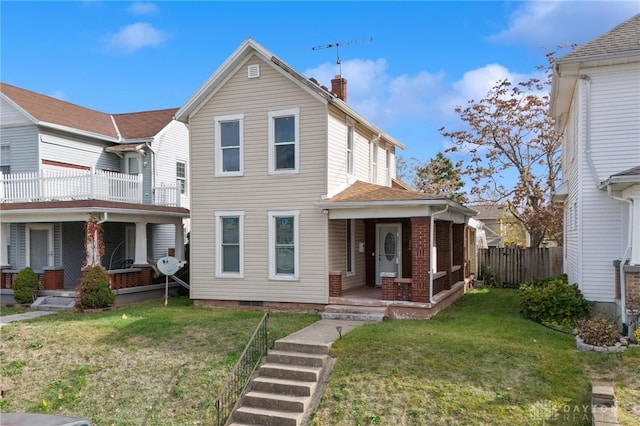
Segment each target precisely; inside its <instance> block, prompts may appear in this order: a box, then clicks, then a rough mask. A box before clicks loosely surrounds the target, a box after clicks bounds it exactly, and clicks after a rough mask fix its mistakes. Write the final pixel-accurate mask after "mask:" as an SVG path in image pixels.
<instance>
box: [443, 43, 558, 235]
mask: <svg viewBox="0 0 640 426" xmlns="http://www.w3.org/2000/svg"><path fill="white" fill-rule="evenodd" d="M547 59H548V60H549V62H550V63H551V62H552V60H553V53H549V54H548V55H547ZM550 84H551V68H550V67H549V68H547V69H546V71H545V77H544V78H542V79H539V78H535V77H534V78H530V79H529V80H528V81H524V82H521V83H518V84H515V85H514V84H512V83H511V82H510V81H508V80H506V79H505V80H502V81H499V82H498V83H496V84H495V85H494V86H493V87H492V88H491V89H490V90H489V92H488V93H487V95H486V96H485V97H484V98H483V99H480V100H479V101H476V100H473V99H472V100H470V101H469V102H468V106H467V107H466V108H463V107H461V106H458V107H456V109H455V111H456V113H457V114H459V116H460V119H461V120H462V121H463V122H464V123H465V124H466V127H467V130H456V131H445V129H444V128H441V129H440V132H441V133H442V135H443V136H445V137H446V138H449V139H450V140H451V142H452V144H453V145H452V146H451V147H450V148H448V149H447V150H446V152H461V153H465V154H468V156H469V157H470V159H469V161H468V163H467V164H466V166H465V168H464V169H463V171H462V174H463V175H466V176H469V178H470V179H471V180H472V182H473V183H474V186H473V188H472V189H471V194H472V195H474V196H475V197H477V198H478V200H479V201H484V202H486V201H489V202H494V203H504V204H506V206H507V208H508V210H509V212H510V213H511V214H512V215H513V216H514V217H515V218H516V219H518V220H519V221H520V222H522V224H523V225H524V227H525V229H526V230H527V231H528V232H529V234H530V235H531V246H532V247H538V246H539V245H540V243H542V241H543V239H544V238H545V237H551V238H555V239H556V240H560V241H561V240H562V238H561V232H562V231H561V229H562V210H561V209H560V208H558V207H556V206H554V205H553V204H552V203H551V200H550V197H551V194H552V193H553V192H554V191H555V188H556V182H557V181H558V180H559V177H560V144H561V135H560V134H558V133H556V132H555V130H554V122H553V119H552V117H551V116H550V114H549V94H548V92H549V90H548V89H549V87H550ZM513 175H515V180H516V182H515V185H513V186H507V185H506V184H505V183H506V182H509V179H508V178H510V177H511V176H513ZM558 225H559V228H558Z"/></svg>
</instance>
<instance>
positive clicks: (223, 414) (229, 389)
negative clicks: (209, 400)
mask: <svg viewBox="0 0 640 426" xmlns="http://www.w3.org/2000/svg"><path fill="white" fill-rule="evenodd" d="M268 321H269V313H268V312H267V313H265V314H264V315H263V316H262V319H261V320H260V323H259V324H258V326H257V327H256V329H255V331H254V332H253V335H252V336H251V339H249V343H247V346H246V347H245V348H244V351H243V352H242V355H240V359H238V361H237V362H236V365H235V366H234V367H233V370H232V371H231V373H230V374H229V376H227V380H226V381H225V383H224V385H223V386H222V389H220V391H219V392H218V396H217V397H216V401H215V407H216V411H217V419H218V426H223V425H224V424H225V423H226V422H227V420H228V419H229V417H230V416H231V413H232V412H233V407H234V406H235V404H236V402H237V401H238V399H240V396H242V394H243V392H244V391H245V389H246V387H247V385H248V384H249V378H250V377H251V375H252V374H253V372H254V371H255V370H256V368H257V367H258V365H260V361H261V360H262V357H263V356H264V355H266V354H267V348H268V335H267V325H268Z"/></svg>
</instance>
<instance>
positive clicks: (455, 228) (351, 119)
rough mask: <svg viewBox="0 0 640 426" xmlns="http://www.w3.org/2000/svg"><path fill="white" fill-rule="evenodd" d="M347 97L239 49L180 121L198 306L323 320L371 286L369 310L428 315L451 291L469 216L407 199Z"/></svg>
mask: <svg viewBox="0 0 640 426" xmlns="http://www.w3.org/2000/svg"><path fill="white" fill-rule="evenodd" d="M346 94H347V81H346V79H344V78H342V77H341V76H336V78H335V79H334V80H332V91H331V92H330V91H329V90H327V89H326V88H324V87H321V86H320V85H318V84H317V82H316V81H315V80H312V79H311V80H310V79H307V78H305V77H304V76H302V75H301V74H299V73H298V72H296V71H295V70H293V69H292V68H291V67H290V66H288V65H287V64H285V63H284V62H282V61H281V60H280V59H278V58H277V57H276V56H274V55H273V54H272V53H271V52H269V51H268V50H266V49H265V48H263V47H262V46H260V45H259V44H258V43H256V42H255V41H253V40H252V39H247V40H245V41H244V42H243V43H242V44H241V45H240V46H239V47H238V49H237V50H236V51H235V52H233V54H232V55H231V56H230V57H229V58H228V59H227V60H226V61H225V62H224V63H223V64H222V65H221V66H220V68H219V69H218V70H217V71H215V73H214V74H212V75H211V77H210V78H209V79H208V80H207V81H206V82H205V83H204V85H203V86H202V87H200V88H199V89H198V90H197V92H196V93H195V94H194V95H193V96H192V97H191V98H190V99H189V100H188V101H187V102H186V104H185V105H184V106H183V107H182V108H180V110H179V111H178V112H177V114H176V118H177V119H178V120H180V121H182V122H184V123H187V124H188V126H189V129H190V149H191V152H190V157H191V172H192V173H191V176H192V179H193V180H192V188H191V194H192V206H191V227H192V232H191V239H190V244H191V258H190V259H191V268H190V272H191V278H190V284H191V298H192V299H194V300H195V301H196V303H199V304H211V305H216V304H218V305H226V306H238V305H252V306H265V307H268V306H288V307H292V306H293V307H307V308H311V309H319V310H322V309H323V308H324V305H326V304H329V303H333V302H335V301H336V300H338V299H339V298H341V297H343V296H347V295H348V293H349V291H351V290H353V289H356V288H360V289H362V288H368V289H373V290H375V286H376V285H377V286H381V287H382V291H381V294H380V292H379V291H378V296H377V298H378V302H380V303H382V302H385V303H387V302H388V303H387V305H388V306H391V305H393V301H398V300H404V302H403V303H404V304H405V305H404V306H405V308H406V307H407V306H413V305H411V303H409V304H408V305H407V301H408V302H417V304H419V305H420V306H422V307H425V308H434V307H435V302H436V299H438V297H440V298H442V297H443V295H445V294H449V293H451V292H456V291H457V290H459V289H460V288H462V287H461V285H460V284H459V283H463V282H464V279H465V277H468V275H469V271H468V269H469V267H468V263H469V262H468V259H469V258H470V256H469V253H468V252H467V250H471V249H473V250H475V235H472V233H473V230H472V229H470V228H469V227H467V226H466V223H467V221H468V219H469V218H470V217H471V216H472V215H473V214H475V212H474V211H473V210H471V209H468V208H466V207H464V206H462V205H460V204H457V203H455V202H452V201H450V200H447V199H445V198H434V197H430V196H428V195H426V194H422V193H418V192H415V191H410V190H407V189H405V187H404V185H403V184H402V183H401V182H398V181H397V180H396V179H395V178H396V150H397V149H403V148H404V146H403V145H402V144H401V143H400V142H399V141H397V140H396V139H394V138H393V137H391V136H390V135H388V134H386V133H385V132H384V131H382V130H381V129H379V128H378V127H376V126H375V125H374V124H372V123H370V122H369V121H368V120H366V119H365V118H363V117H362V116H360V115H359V114H358V113H357V112H355V111H354V110H353V109H351V108H350V107H349V106H348V104H347V103H346V102H345V99H346ZM469 242H470V243H469ZM430 271H431V272H432V273H430ZM399 293H402V295H400V294H399ZM457 294H459V291H458V292H457V293H456V295H457ZM382 299H384V301H381V300H382ZM340 300H341V302H342V303H346V302H345V299H340ZM284 303H287V304H289V305H284ZM414 304H415V303H414ZM443 305H444V303H443V304H442V305H441V306H443ZM389 309H390V311H389V315H390V316H401V315H404V314H403V313H402V312H401V311H402V309H403V308H402V306H401V304H397V306H396V307H394V308H393V309H392V308H391V307H390V308H389ZM407 309H408V308H407ZM418 315H419V314H418ZM423 315H426V314H425V313H423Z"/></svg>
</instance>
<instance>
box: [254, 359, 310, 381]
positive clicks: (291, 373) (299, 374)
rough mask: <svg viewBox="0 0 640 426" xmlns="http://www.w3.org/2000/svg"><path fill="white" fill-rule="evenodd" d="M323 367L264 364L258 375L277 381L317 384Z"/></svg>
mask: <svg viewBox="0 0 640 426" xmlns="http://www.w3.org/2000/svg"><path fill="white" fill-rule="evenodd" d="M321 372H322V367H306V366H302V365H286V364H273V363H269V362H267V363H265V364H262V367H260V370H258V374H259V375H260V376H261V377H275V378H277V379H288V380H299V381H302V382H317V381H318V378H319V377H320V373H321Z"/></svg>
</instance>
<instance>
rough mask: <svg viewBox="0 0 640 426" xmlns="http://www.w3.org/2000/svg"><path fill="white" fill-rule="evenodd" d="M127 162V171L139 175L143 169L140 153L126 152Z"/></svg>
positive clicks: (125, 161) (125, 159) (125, 158)
mask: <svg viewBox="0 0 640 426" xmlns="http://www.w3.org/2000/svg"><path fill="white" fill-rule="evenodd" d="M124 163H125V171H124V172H125V173H127V174H129V175H138V174H140V173H142V169H141V168H140V155H138V154H129V155H127V154H125V157H124Z"/></svg>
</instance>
